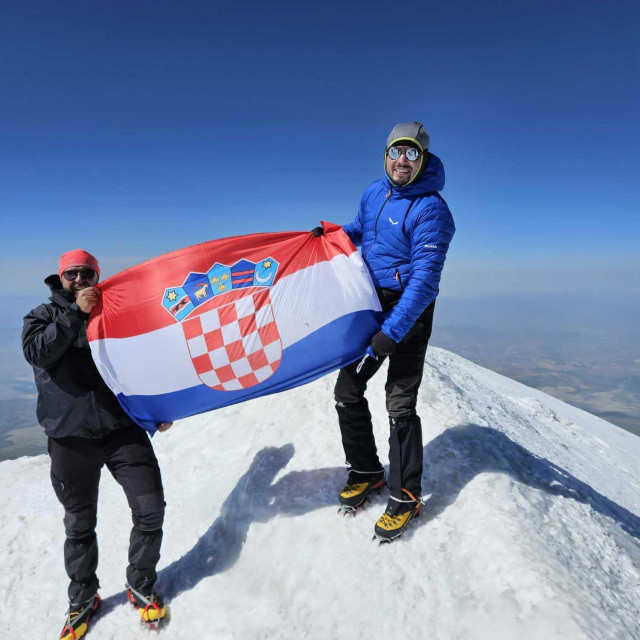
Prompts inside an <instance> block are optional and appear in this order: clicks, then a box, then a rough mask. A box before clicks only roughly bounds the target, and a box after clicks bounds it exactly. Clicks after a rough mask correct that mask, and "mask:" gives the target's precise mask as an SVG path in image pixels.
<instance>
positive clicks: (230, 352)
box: [182, 289, 282, 391]
mask: <svg viewBox="0 0 640 640" xmlns="http://www.w3.org/2000/svg"><path fill="white" fill-rule="evenodd" d="M216 302H218V300H216ZM182 327H183V330H184V335H185V337H186V339H187V345H188V347H189V353H190V354H191V360H192V361H193V366H194V367H195V370H196V372H197V374H198V377H199V378H200V380H202V382H204V383H205V384H206V385H207V386H209V387H211V388H212V389H216V390H217V391H236V390H238V389H246V388H247V387H252V386H254V385H256V384H259V383H260V382H262V381H264V380H266V379H267V378H268V377H269V376H271V375H272V374H273V373H274V372H275V371H276V369H277V368H278V365H279V364H280V360H281V359H282V342H281V341H280V334H279V333H278V327H277V325H276V322H275V318H274V317H273V310H272V308H271V299H270V297H269V290H268V289H260V290H258V291H254V292H253V293H249V292H247V295H244V296H243V297H241V298H238V299H236V300H233V301H232V302H229V303H228V304H225V305H221V306H219V307H216V308H214V309H211V310H209V311H205V312H204V313H201V314H200V315H198V316H195V317H193V318H189V319H187V320H184V321H183V322H182Z"/></svg>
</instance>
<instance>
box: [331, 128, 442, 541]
mask: <svg viewBox="0 0 640 640" xmlns="http://www.w3.org/2000/svg"><path fill="white" fill-rule="evenodd" d="M385 172H386V178H385V179H384V180H378V181H377V182H374V183H373V184H372V185H371V186H369V188H368V189H367V190H366V191H365V192H364V195H363V196H362V200H361V202H360V208H359V210H358V215H357V216H356V219H355V220H354V221H353V222H352V223H350V224H348V225H346V226H345V227H344V231H345V232H346V233H347V235H348V236H349V238H350V239H351V240H352V241H353V243H354V244H355V245H356V246H361V251H362V258H363V260H364V262H365V264H366V265H367V267H368V269H369V272H370V274H371V278H372V280H373V283H374V285H375V287H376V291H377V293H378V296H379V298H380V303H381V305H382V310H383V312H384V321H383V324H382V326H381V328H380V331H379V332H378V333H377V334H375V335H374V336H373V338H372V340H371V345H370V347H369V349H368V350H367V353H368V354H369V356H370V357H368V358H365V359H364V360H361V361H359V362H355V363H353V364H351V365H349V366H347V367H345V368H344V369H342V370H341V371H340V374H339V376H338V381H337V383H336V387H335V398H336V409H337V412H338V419H339V423H340V430H341V432H342V443H343V446H344V450H345V454H346V459H347V464H348V465H349V479H348V481H347V484H346V486H345V487H344V489H343V490H342V492H341V493H340V496H339V503H340V506H341V509H342V510H344V511H355V510H356V509H357V508H358V507H360V506H362V505H363V504H364V502H365V500H366V497H367V495H368V494H369V493H371V492H372V491H375V490H377V491H380V490H381V489H382V488H383V486H384V485H385V475H384V470H383V468H382V465H381V464H380V460H379V459H378V454H377V450H376V443H375V439H374V436H373V426H372V423H371V413H370V412H369V407H368V404H367V400H366V398H365V397H364V392H365V390H366V388H367V382H368V381H369V379H370V378H371V377H372V376H373V375H374V374H375V373H376V372H377V371H378V369H379V368H380V366H381V365H382V363H383V361H384V360H385V358H387V357H388V358H389V369H388V374H387V384H386V387H385V388H386V401H387V410H388V412H389V423H390V436H389V478H388V483H389V492H390V495H389V502H388V505H387V508H386V510H385V512H384V514H383V515H382V516H381V517H380V518H379V520H378V521H377V523H376V526H375V535H376V536H377V537H378V539H379V540H381V541H385V542H387V541H391V540H393V539H394V538H396V537H398V536H399V535H401V534H402V533H403V532H404V531H405V530H406V528H407V526H408V525H409V523H410V521H411V520H412V519H413V518H414V517H416V516H417V515H418V513H419V512H420V506H421V502H420V499H421V478H422V455H423V450H422V426H421V423H420V418H419V417H418V415H417V414H416V400H417V396H418V389H419V387H420V382H421V381H422V373H423V369H424V359H425V354H426V351H427V343H428V341H429V337H430V335H431V326H432V322H433V310H434V306H435V299H436V296H437V295H438V290H439V289H438V287H439V283H440V274H441V273H442V267H443V265H444V261H445V257H446V255H447V249H448V248H449V243H450V242H451V238H452V237H453V234H454V232H455V226H454V223H453V218H452V216H451V212H450V211H449V208H448V206H447V203H446V202H445V201H444V200H443V199H442V197H441V196H440V194H439V193H438V192H439V191H440V190H441V189H442V188H443V187H444V168H443V166H442V162H441V161H440V159H439V158H438V157H437V156H435V155H433V154H432V153H429V136H428V134H427V132H426V130H425V128H424V126H423V125H422V124H420V123H419V122H408V123H403V124H398V125H396V126H395V127H394V128H393V130H392V131H391V134H390V135H389V137H388V139H387V145H386V148H385Z"/></svg>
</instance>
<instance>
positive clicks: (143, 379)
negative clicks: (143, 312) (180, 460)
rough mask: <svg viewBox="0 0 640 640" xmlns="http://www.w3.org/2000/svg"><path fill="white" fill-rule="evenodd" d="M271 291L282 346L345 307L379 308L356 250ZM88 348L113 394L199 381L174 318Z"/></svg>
mask: <svg viewBox="0 0 640 640" xmlns="http://www.w3.org/2000/svg"><path fill="white" fill-rule="evenodd" d="M270 295H271V304H272V308H273V312H274V314H275V318H276V324H277V325H278V330H279V332H280V337H281V340H282V348H283V349H286V348H287V347H288V346H290V345H292V344H295V343H296V342H298V341H299V340H301V339H302V338H304V337H306V336H308V335H310V334H311V333H313V332H314V331H316V330H317V329H319V328H321V327H323V326H324V325H326V324H329V323H330V322H332V321H333V320H336V319H338V318H340V317H342V316H344V315H346V314H348V313H354V312H356V311H363V310H367V309H375V310H379V309H380V305H379V303H378V299H377V296H376V294H375V290H374V288H373V284H372V283H371V279H370V277H369V273H368V272H367V269H366V267H365V265H364V263H363V262H362V259H361V257H360V254H359V253H358V252H354V253H352V254H351V255H350V256H346V255H338V256H336V257H335V258H333V259H332V260H330V261H325V262H320V263H317V264H315V265H311V266H309V267H306V268H305V269H301V270H299V271H296V272H295V273H292V274H291V275H289V276H286V277H285V278H283V279H282V280H280V281H279V282H278V283H276V284H275V285H274V286H273V287H272V288H271V294H270ZM91 352H92V354H93V359H94V360H95V361H96V364H97V366H98V369H99V370H100V373H101V374H102V375H103V377H104V379H105V381H106V383H107V384H108V385H109V387H110V388H111V390H112V391H113V392H114V393H116V394H118V393H123V394H125V395H157V394H163V393H171V392H173V391H180V390H182V389H188V388H190V387H195V386H198V385H201V384H202V381H201V380H200V378H198V375H197V374H196V372H195V369H194V367H193V364H192V362H191V357H190V355H189V349H188V347H187V343H186V340H185V337H184V333H183V331H182V326H181V325H180V323H178V322H176V324H173V325H170V326H168V327H164V328H162V329H158V330H157V331H152V332H150V333H145V334H141V335H138V336H133V337H130V338H106V339H103V340H94V341H92V342H91Z"/></svg>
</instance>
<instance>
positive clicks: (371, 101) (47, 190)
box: [0, 0, 640, 296]
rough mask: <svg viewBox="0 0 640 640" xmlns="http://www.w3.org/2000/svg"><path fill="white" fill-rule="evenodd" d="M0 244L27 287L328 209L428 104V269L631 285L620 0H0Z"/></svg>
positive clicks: (630, 13)
mask: <svg viewBox="0 0 640 640" xmlns="http://www.w3.org/2000/svg"><path fill="white" fill-rule="evenodd" d="M0 25H1V26H0V29H1V31H0V77H1V78H2V83H1V84H0V125H1V130H2V134H1V136H0V182H1V183H2V197H1V198H0V215H1V218H2V223H1V224H2V237H3V251H2V257H1V258H0V265H1V266H2V269H3V272H4V273H5V274H8V275H9V276H10V277H9V278H6V279H5V285H6V286H5V290H4V293H6V294H14V293H27V294H31V293H35V294H38V293H40V292H42V293H43V294H44V293H45V291H44V289H43V287H42V284H41V282H42V278H43V277H44V276H45V275H47V274H48V273H50V272H52V271H53V270H54V269H55V266H56V264H57V258H58V256H59V255H60V253H61V252H63V251H65V250H68V249H70V248H76V247H83V248H85V249H87V250H89V251H91V252H93V253H95V254H96V255H97V256H98V258H99V259H100V261H101V264H102V266H103V275H105V276H108V275H110V274H113V273H115V272H116V271H118V270H120V269H122V268H125V267H128V266H131V265H132V264H135V263H137V262H140V261H142V260H145V259H147V258H150V257H152V256H154V255H159V254H161V253H165V252H168V251H171V250H174V249H178V248H181V247H183V246H187V245H190V244H194V243H197V242H201V241H205V240H209V239H213V238H217V237H224V236H230V235H241V234H245V233H254V232H259V231H278V230H306V229H310V228H312V227H313V226H315V225H316V224H317V223H318V220H320V219H325V220H329V221H332V222H336V223H346V222H348V221H350V220H351V219H352V218H353V216H354V215H355V211H356V208H357V205H358V201H359V198H360V195H361V193H362V191H363V190H364V189H365V187H366V186H367V185H368V184H369V183H370V182H372V181H373V180H375V179H378V178H379V177H381V176H382V153H383V149H384V141H385V139H386V136H387V134H388V132H389V131H390V129H391V127H392V126H393V125H394V124H395V123H396V122H402V121H408V120H419V121H422V122H424V124H425V125H426V127H427V129H428V131H429V133H430V136H431V150H432V151H433V152H434V153H436V154H437V155H439V156H440V157H441V159H442V160H443V162H444V165H445V169H446V172H447V184H446V187H445V189H444V191H443V196H444V197H445V198H446V200H447V201H448V202H449V205H450V207H451V209H452V211H453V214H454V218H455V220H456V224H457V227H458V232H457V235H456V237H455V239H454V243H453V245H452V247H451V251H450V254H449V258H448V263H447V266H446V268H445V276H444V280H443V285H442V293H443V294H447V295H452V296H453V295H483V294H491V295H500V294H510V293H513V292H521V293H522V292H527V291H530V292H532V293H547V292H548V293H554V294H557V293H567V294H571V293H579V294H596V295H600V294H602V293H607V292H612V293H616V294H623V295H627V294H631V293H636V294H637V293H638V289H639V284H638V283H639V282H640V278H639V277H638V276H639V274H640V259H639V257H638V254H639V252H638V246H639V242H638V238H640V222H639V218H640V215H639V214H640V186H639V180H638V169H639V168H640V161H639V160H638V158H639V157H640V118H639V117H638V104H640V45H639V44H638V41H639V39H638V36H637V34H638V33H639V32H640V3H638V2H637V0H616V1H615V2H603V1H601V0H600V1H598V2H595V1H591V0H580V1H578V0H576V1H563V0H554V1H553V2H549V1H547V0H541V1H539V2H535V3H531V2H518V1H509V2H506V1H494V2H490V3H477V2H471V1H467V0H461V1H456V0H450V1H448V2H441V1H440V2H435V1H430V0H422V1H420V2H414V1H413V0H402V1H396V2H384V1H375V0H369V1H362V2H349V1H341V2H334V1H332V0H325V1H323V2H305V1H303V0H297V1H294V0H291V1H286V2H271V1H270V2H266V1H263V2H217V1H213V0H209V1H207V0H197V1H196V0H180V1H178V0H176V1H173V2H169V1H165V0H154V1H136V0H127V1H119V0H92V1H91V2H88V1H87V2H68V1H65V2H62V1H58V0H41V1H39V2H33V1H30V0H21V1H20V2H5V3H2V6H1V7H0Z"/></svg>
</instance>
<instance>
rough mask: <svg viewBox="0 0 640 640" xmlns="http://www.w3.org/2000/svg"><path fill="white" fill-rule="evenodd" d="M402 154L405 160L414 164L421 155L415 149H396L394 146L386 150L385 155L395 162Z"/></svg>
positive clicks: (420, 152)
mask: <svg viewBox="0 0 640 640" xmlns="http://www.w3.org/2000/svg"><path fill="white" fill-rule="evenodd" d="M403 153H404V156H405V158H406V159H407V160H409V161H410V162H415V161H416V160H417V159H418V158H419V157H420V156H421V155H422V151H420V150H418V149H416V148H415V147H396V146H395V145H394V146H393V147H389V148H388V149H387V155H388V156H389V157H390V158H391V159H392V160H397V159H398V158H399V157H400V156H401V155H402V154H403Z"/></svg>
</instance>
